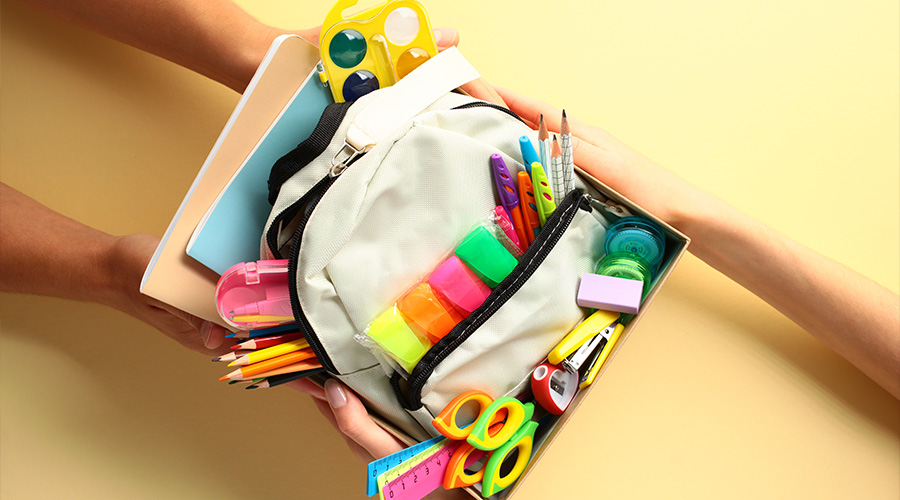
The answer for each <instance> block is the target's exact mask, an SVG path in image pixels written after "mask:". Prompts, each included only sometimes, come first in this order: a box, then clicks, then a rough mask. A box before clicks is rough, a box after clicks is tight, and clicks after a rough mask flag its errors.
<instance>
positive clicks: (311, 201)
mask: <svg viewBox="0 0 900 500" xmlns="http://www.w3.org/2000/svg"><path fill="white" fill-rule="evenodd" d="M350 105H351V103H349V102H345V103H338V104H330V105H328V106H327V107H326V108H325V111H324V112H323V113H322V117H321V118H320V119H319V123H318V124H316V128H315V130H314V131H313V133H312V135H311V136H310V137H309V138H308V139H307V140H305V141H303V142H302V143H300V145H298V146H297V147H296V148H294V150H292V151H291V152H290V153H288V154H286V155H285V156H283V157H282V158H281V159H279V160H278V161H277V162H276V164H275V165H274V166H273V167H272V171H271V172H270V174H269V203H271V204H273V205H274V204H275V200H276V199H277V197H278V193H279V191H280V190H281V186H282V184H284V182H285V181H287V180H288V179H289V178H290V177H291V176H292V175H294V174H295V173H297V171H299V170H300V169H301V168H303V167H305V166H306V165H307V164H309V163H310V162H311V161H313V160H314V159H315V158H316V157H318V156H319V155H321V154H322V153H324V152H325V150H326V149H327V148H328V145H329V144H330V143H331V141H332V140H333V139H334V135H335V133H337V129H338V128H339V127H340V124H341V121H343V119H344V116H345V115H346V114H347V110H348V109H349V108H350ZM478 107H486V108H492V109H496V110H498V111H502V112H504V113H506V114H508V115H510V116H512V117H514V118H516V119H517V120H519V121H521V122H522V123H525V122H524V121H522V119H521V118H519V116H518V115H516V114H515V113H513V112H512V111H510V110H508V109H506V108H504V107H502V106H498V105H496V104H491V103H488V102H484V101H475V102H470V103H467V104H463V105H462V106H457V107H455V108H452V109H469V108H478ZM361 157H362V155H360V156H357V157H356V158H354V159H353V160H352V161H350V162H349V163H348V164H347V166H350V165H351V164H352V163H355V161H356V160H358V159H359V158H361ZM336 180H337V177H332V176H330V175H329V176H326V177H325V178H323V179H322V180H320V181H319V182H317V183H316V185H315V186H313V187H312V188H311V189H310V190H309V191H308V192H307V193H306V194H305V195H303V196H302V197H300V199H299V200H297V201H295V202H294V203H292V204H291V205H290V206H289V207H288V208H287V209H285V210H282V212H281V213H279V214H278V215H277V216H276V217H275V218H274V219H273V221H272V224H271V225H270V227H269V231H268V233H267V234H266V243H267V244H268V246H269V250H270V251H271V252H272V255H273V256H274V257H275V258H281V255H280V252H279V251H278V246H279V245H278V233H279V228H280V226H281V224H282V223H283V222H284V221H287V220H290V219H291V218H293V217H295V216H296V215H297V214H298V213H299V211H300V210H303V211H304V213H303V215H302V217H301V219H300V222H299V224H298V225H297V229H296V230H295V231H294V235H293V237H292V240H291V245H290V250H289V252H288V291H289V295H290V299H291V309H292V311H293V314H294V319H295V320H296V321H297V326H298V328H299V329H300V331H301V332H302V333H303V336H304V337H305V338H306V340H307V342H309V346H310V347H311V348H312V350H313V352H314V353H315V355H316V358H318V359H319V362H320V363H322V367H324V368H325V369H326V370H327V371H329V372H331V373H334V374H337V373H338V371H337V368H336V367H335V365H334V362H333V361H332V360H331V358H330V357H329V356H328V353H327V352H326V351H325V348H324V347H323V346H322V343H321V342H320V341H319V338H318V337H317V336H316V332H315V330H314V329H313V327H312V325H311V324H310V323H309V320H308V319H307V318H306V314H305V313H304V312H303V307H302V306H301V305H300V298H299V295H298V293H297V266H298V264H299V258H300V243H301V240H302V238H303V231H304V230H305V229H306V224H307V223H308V222H309V219H310V217H311V216H312V213H313V211H314V210H315V208H316V205H318V204H319V201H320V200H321V199H322V197H323V196H325V193H326V192H327V191H328V189H329V188H330V187H331V186H332V185H333V184H334V182H335V181H336ZM570 197H571V195H570ZM566 199H567V200H568V199H569V197H567V198H566ZM588 209H589V207H588ZM563 211H565V210H561V209H559V208H558V209H557V211H556V212H554V214H553V216H552V217H551V218H550V220H548V221H547V225H550V224H551V223H552V222H551V221H553V220H554V218H557V219H558V218H559V214H560V212H563ZM572 217H574V213H573V214H572ZM569 222H571V218H569ZM566 225H568V222H567V223H566ZM545 227H546V226H545ZM541 234H544V231H541ZM537 239H540V236H539V237H538V238H537ZM537 239H536V241H535V242H537ZM557 239H558V237H557ZM554 243H555V240H554ZM532 246H534V245H532ZM529 250H530V249H529ZM548 251H549V250H548ZM526 255H528V253H527V252H526ZM523 258H524V257H523ZM540 260H543V257H542V258H541V259H540ZM531 272H534V271H533V270H532V271H531ZM529 275H530V273H529ZM520 286H521V285H520ZM517 289H518V288H517ZM513 293H514V292H513ZM504 302H505V300H504ZM498 307H499V306H498ZM473 314H474V312H473ZM470 317H471V316H470ZM451 333H452V332H451ZM442 341H443V340H442ZM432 349H434V348H432ZM429 352H431V351H429ZM426 356H428V354H426ZM414 373H415V371H414ZM391 384H392V385H393V386H394V387H395V391H397V393H398V395H399V394H400V393H401V390H400V385H399V381H397V380H394V379H392V380H391ZM419 392H421V388H420V389H419ZM398 399H399V400H400V402H401V404H402V405H403V406H404V407H406V406H407V405H406V403H405V401H404V398H402V397H398ZM419 406H421V403H420V404H419Z"/></svg>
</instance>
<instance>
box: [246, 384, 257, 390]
mask: <svg viewBox="0 0 900 500" xmlns="http://www.w3.org/2000/svg"><path fill="white" fill-rule="evenodd" d="M257 387H259V386H258V385H256V384H253V385H248V386H247V387H244V389H256V388H257Z"/></svg>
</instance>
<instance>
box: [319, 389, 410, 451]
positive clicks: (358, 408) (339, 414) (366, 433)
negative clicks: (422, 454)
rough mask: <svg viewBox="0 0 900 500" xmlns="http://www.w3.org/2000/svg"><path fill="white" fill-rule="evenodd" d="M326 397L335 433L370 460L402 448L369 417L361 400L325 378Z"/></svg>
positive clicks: (351, 392)
mask: <svg viewBox="0 0 900 500" xmlns="http://www.w3.org/2000/svg"><path fill="white" fill-rule="evenodd" d="M325 396H326V397H327V398H328V404H329V405H330V406H331V411H332V413H333V414H334V419H335V425H337V428H338V430H339V431H341V433H342V434H344V435H345V436H347V437H348V438H350V439H351V440H353V441H354V442H356V443H357V444H359V445H360V446H362V447H363V448H364V449H365V450H366V451H368V452H369V454H371V455H372V456H373V457H376V458H379V457H384V456H387V455H390V454H391V453H395V452H398V451H400V450H402V449H403V446H401V445H400V443H399V442H397V440H396V439H394V437H393V436H391V435H390V434H389V433H388V432H387V431H386V430H384V429H382V428H381V427H380V426H379V425H378V424H376V423H375V421H374V420H372V419H371V418H369V413H368V412H367V411H366V407H365V406H363V404H362V401H360V400H359V398H358V397H357V396H356V394H354V393H353V391H351V390H349V389H347V388H346V387H345V386H344V385H343V384H341V383H340V382H338V381H337V380H334V379H328V380H327V381H326V382H325Z"/></svg>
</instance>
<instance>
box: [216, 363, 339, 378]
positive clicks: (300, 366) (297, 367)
mask: <svg viewBox="0 0 900 500" xmlns="http://www.w3.org/2000/svg"><path fill="white" fill-rule="evenodd" d="M316 368H322V363H319V360H318V359H316V358H309V359H305V360H303V361H298V362H296V363H291V364H289V365H287V366H282V367H281V368H275V369H274V370H269V371H267V372H262V373H259V374H256V375H251V376H249V377H238V378H236V379H232V380H261V379H264V378H267V377H274V376H275V375H284V374H285V373H296V372H302V371H306V370H315V369H316Z"/></svg>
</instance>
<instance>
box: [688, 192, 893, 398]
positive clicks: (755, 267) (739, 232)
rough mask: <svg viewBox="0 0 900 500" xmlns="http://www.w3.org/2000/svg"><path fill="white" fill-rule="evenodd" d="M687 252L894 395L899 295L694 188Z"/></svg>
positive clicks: (689, 217)
mask: <svg viewBox="0 0 900 500" xmlns="http://www.w3.org/2000/svg"><path fill="white" fill-rule="evenodd" d="M693 199H694V200H695V201H697V202H698V204H697V205H695V206H698V207H701V208H700V209H698V210H694V211H692V212H690V213H689V214H687V215H686V217H685V218H684V220H683V221H681V222H680V227H679V229H681V230H682V231H684V232H685V233H686V234H687V235H689V236H690V237H691V238H692V242H691V246H690V250H691V252H692V253H693V254H694V255H696V256H697V257H699V258H700V259H702V260H703V261H705V262H706V263H707V264H709V265H711V266H712V267H714V268H716V269H717V270H719V271H720V272H722V273H723V274H725V275H726V276H728V277H729V278H731V279H733V280H734V281H736V282H737V283H739V284H741V285H743V286H744V287H745V288H747V289H748V290H750V291H751V292H753V293H754V294H756V295H757V296H759V297H760V298H762V299H763V300H765V301H766V302H768V303H769V304H770V305H772V306H773V307H775V308H776V309H778V310H779V311H780V312H781V313H783V314H784V315H785V316H787V317H788V318H790V319H791V320H792V321H794V322H795V323H797V324H798V325H799V326H800V327H802V328H803V329H804V330H806V331H807V332H809V333H810V334H811V335H813V336H814V337H816V338H818V339H819V340H821V341H822V342H823V343H825V344H826V345H827V346H829V347H830V348H831V349H833V350H834V351H836V352H838V353H839V354H841V355H842V356H844V357H845V358H846V359H847V360H848V361H850V362H851V363H853V364H854V365H855V366H856V367H857V368H859V369H860V370H861V371H862V372H864V373H865V374H867V375H868V376H869V377H871V378H872V379H873V380H875V381H876V382H877V383H878V384H879V385H881V386H882V387H884V388H885V389H886V390H887V391H888V392H890V393H891V394H893V395H894V396H895V397H898V398H900V298H898V296H897V295H896V294H894V293H892V292H891V291H889V290H887V289H886V288H884V287H882V286H880V285H878V284H877V283H875V282H874V281H872V280H869V279H867V278H865V277H863V276H861V275H860V274H858V273H856V272H855V271H853V270H851V269H849V268H847V267H846V266H844V265H842V264H839V263H837V262H835V261H833V260H831V259H828V258H827V257H824V256H823V255H821V254H818V253H816V252H814V251H812V250H810V249H808V248H806V247H804V246H803V245H801V244H799V243H797V242H795V241H793V240H791V239H789V238H786V237H785V236H784V235H782V234H780V233H778V232H777V231H775V230H773V229H771V228H769V227H768V226H766V225H765V224H762V223H761V222H759V221H757V220H755V219H753V218H751V217H748V216H746V215H744V214H743V213H741V212H740V211H738V210H737V209H735V208H733V207H731V206H729V205H727V204H726V203H724V202H722V201H720V200H718V199H717V198H715V197H713V196H711V195H708V194H707V193H702V192H700V191H699V190H698V193H697V196H696V197H694V198H693Z"/></svg>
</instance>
